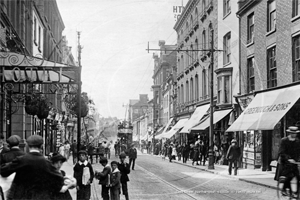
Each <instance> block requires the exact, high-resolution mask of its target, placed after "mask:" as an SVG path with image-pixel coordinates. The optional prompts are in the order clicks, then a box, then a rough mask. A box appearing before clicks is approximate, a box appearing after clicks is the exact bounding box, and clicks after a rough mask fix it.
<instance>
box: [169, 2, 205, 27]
mask: <svg viewBox="0 0 300 200" xmlns="http://www.w3.org/2000/svg"><path fill="white" fill-rule="evenodd" d="M199 1H200V0H196V1H195V0H189V1H188V2H187V4H186V5H185V6H184V9H183V12H182V13H181V15H180V17H179V19H178V20H177V21H176V23H175V25H174V27H173V29H174V30H176V31H179V30H178V29H179V27H181V26H182V23H183V22H184V18H185V17H186V15H187V14H188V12H189V11H190V7H191V6H193V5H195V4H198V3H199Z"/></svg>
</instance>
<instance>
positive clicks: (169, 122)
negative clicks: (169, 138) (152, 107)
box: [161, 118, 173, 134]
mask: <svg viewBox="0 0 300 200" xmlns="http://www.w3.org/2000/svg"><path fill="white" fill-rule="evenodd" d="M172 121H173V118H170V119H169V121H168V123H167V125H166V126H165V128H164V130H163V132H162V133H161V134H164V133H166V132H167V130H168V128H169V126H170V125H171V123H172Z"/></svg>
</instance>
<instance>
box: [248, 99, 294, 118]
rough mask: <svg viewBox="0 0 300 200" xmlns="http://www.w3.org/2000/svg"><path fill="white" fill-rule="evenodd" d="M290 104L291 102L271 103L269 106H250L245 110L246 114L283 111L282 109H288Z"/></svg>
mask: <svg viewBox="0 0 300 200" xmlns="http://www.w3.org/2000/svg"><path fill="white" fill-rule="evenodd" d="M289 105H291V102H287V103H279V104H273V105H269V106H260V107H254V108H248V109H247V110H246V111H245V112H244V114H245V115H246V114H255V113H266V112H275V111H282V110H285V109H287V108H288V107H289Z"/></svg>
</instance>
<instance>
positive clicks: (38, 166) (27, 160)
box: [0, 135, 68, 200]
mask: <svg viewBox="0 0 300 200" xmlns="http://www.w3.org/2000/svg"><path fill="white" fill-rule="evenodd" d="M26 142H27V146H28V148H29V153H27V154H25V155H24V156H20V157H17V158H15V159H14V160H13V161H12V162H10V163H8V164H6V165H3V166H1V171H0V174H1V175H2V176H3V177H8V176H10V175H11V174H12V173H16V174H15V178H14V180H13V182H12V185H11V188H10V190H9V192H8V195H7V199H8V200H9V199H24V200H25V199H34V200H41V199H43V200H46V199H51V198H52V196H53V194H55V193H59V192H62V193H64V192H66V191H67V190H68V187H67V186H65V185H64V179H63V176H62V175H61V174H60V173H59V172H58V171H57V170H56V169H55V167H54V166H53V165H52V164H51V162H50V161H49V160H47V159H46V158H45V157H44V156H43V155H42V154H41V153H40V152H41V151H42V146H43V138H42V137H41V136H39V135H32V136H30V137H28V138H27V141H26Z"/></svg>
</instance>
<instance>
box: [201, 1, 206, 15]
mask: <svg viewBox="0 0 300 200" xmlns="http://www.w3.org/2000/svg"><path fill="white" fill-rule="evenodd" d="M205 1H206V0H202V13H204V12H205V8H206V2H205Z"/></svg>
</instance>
